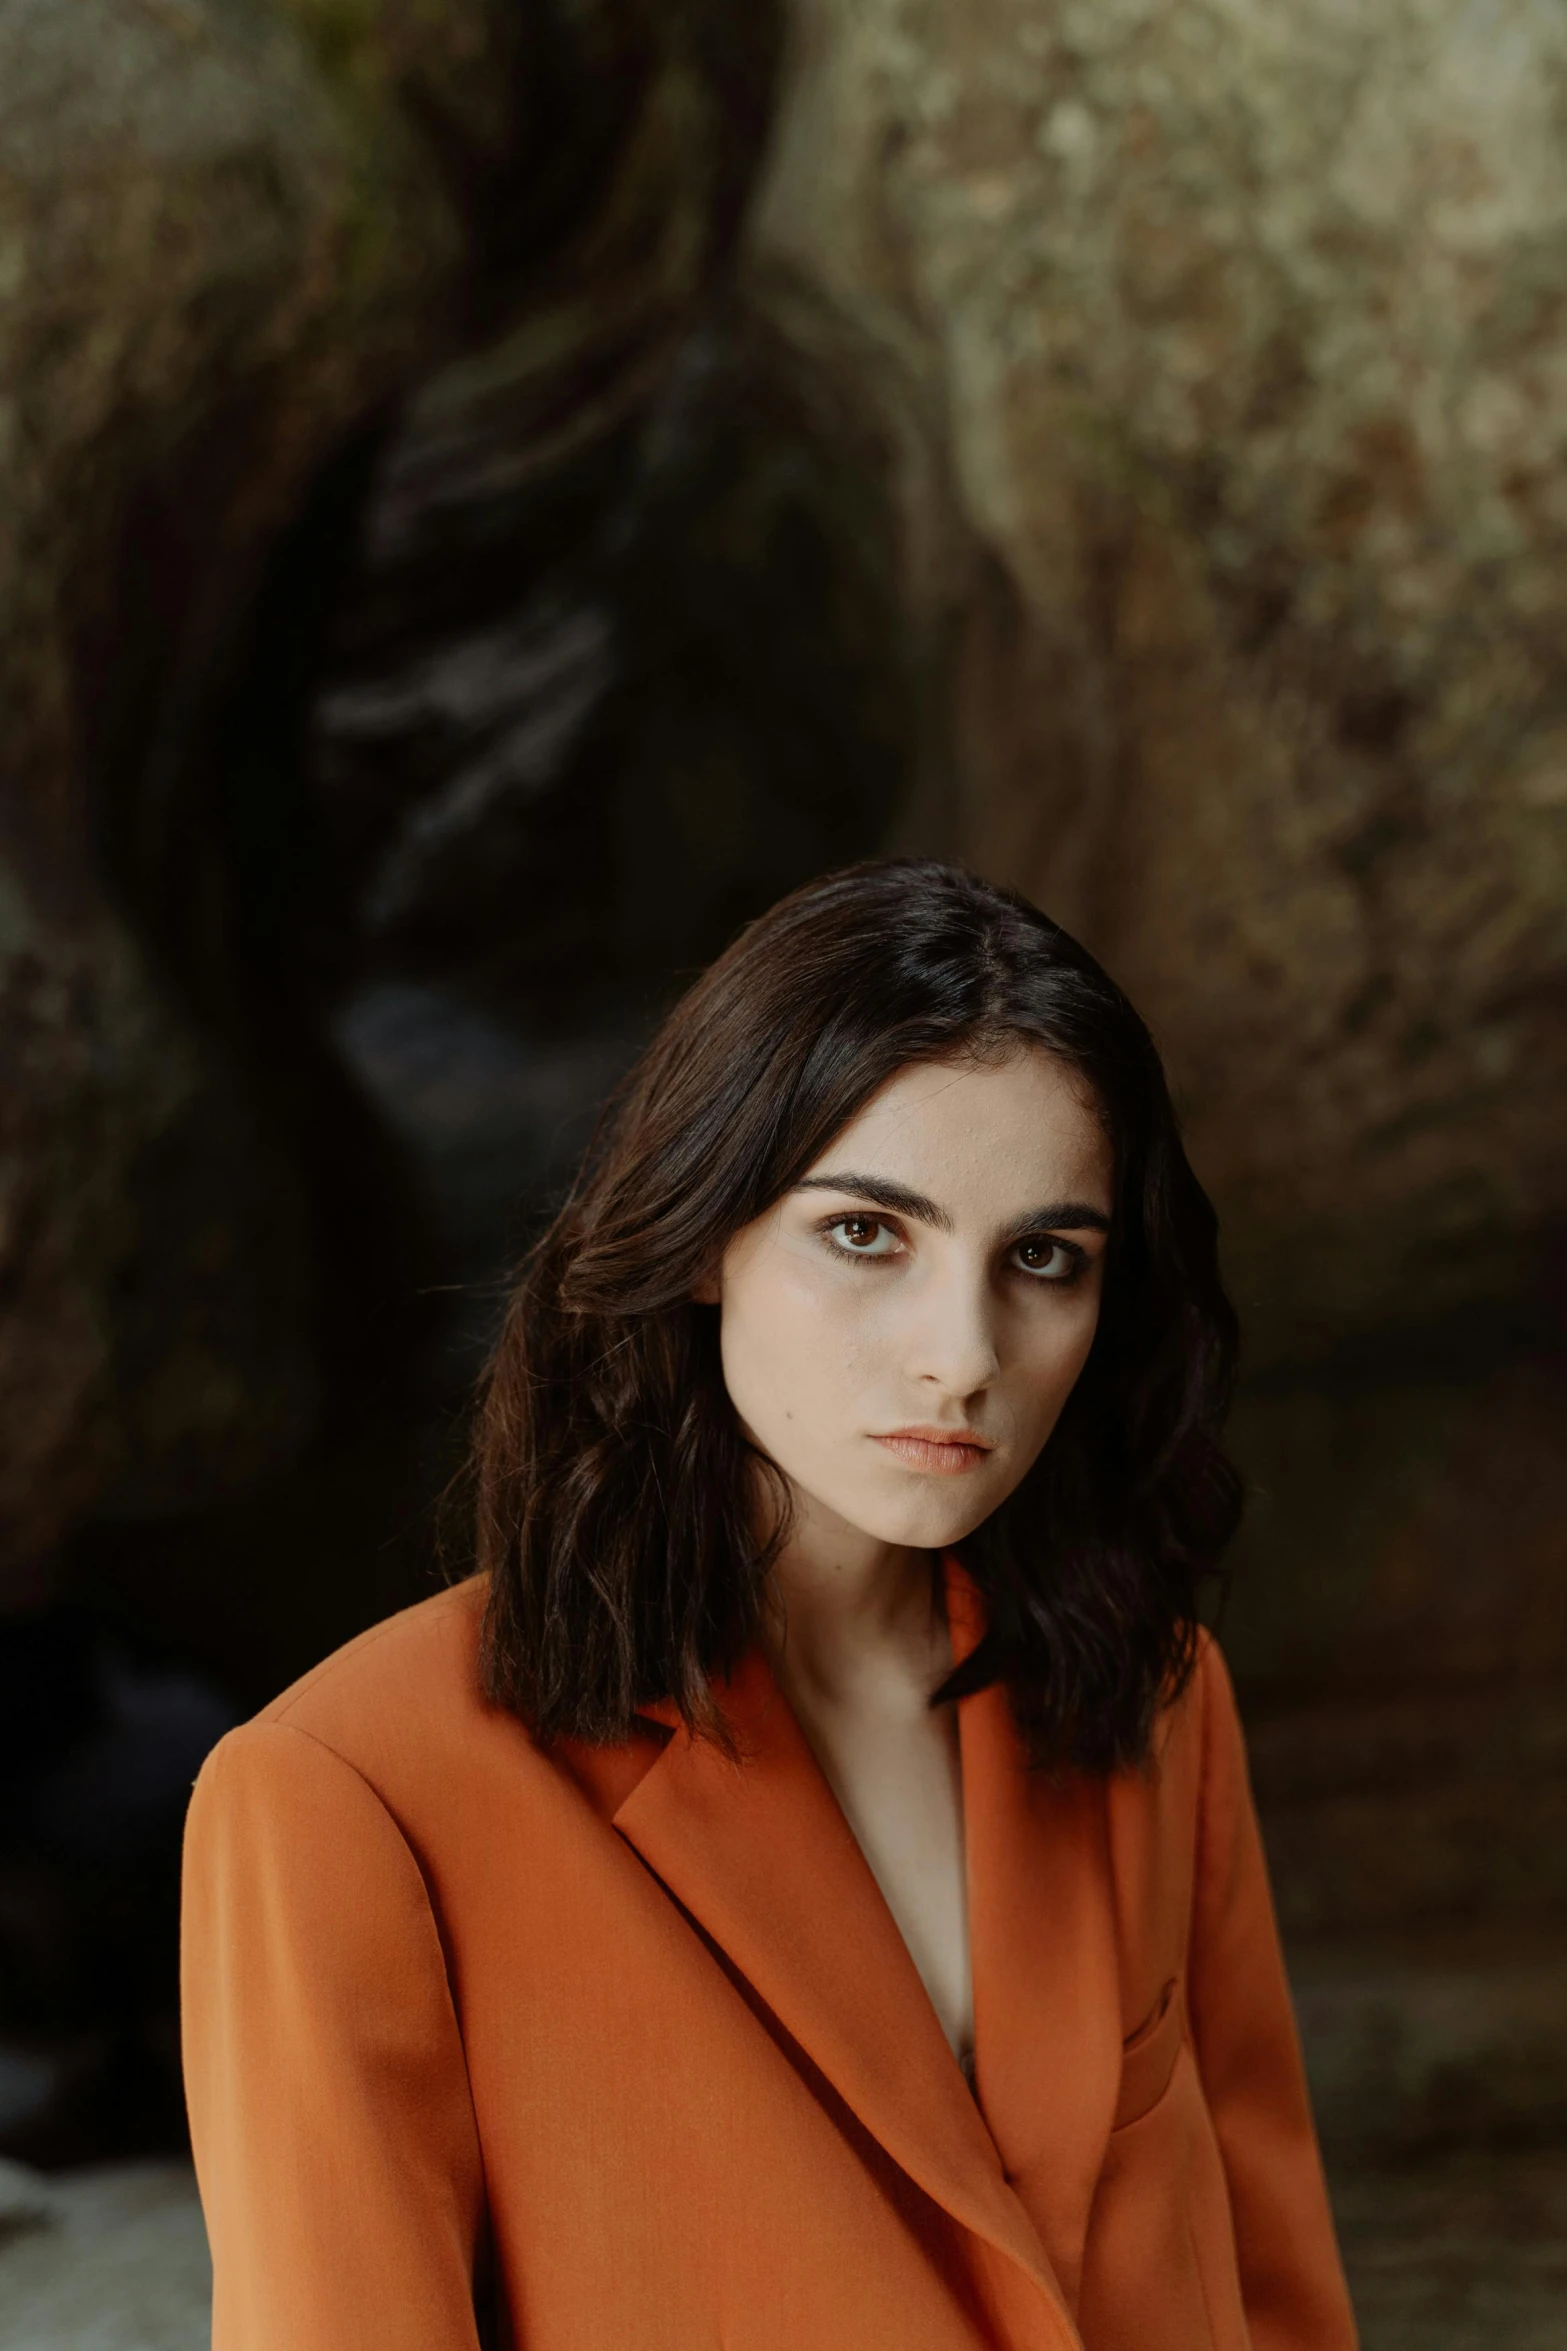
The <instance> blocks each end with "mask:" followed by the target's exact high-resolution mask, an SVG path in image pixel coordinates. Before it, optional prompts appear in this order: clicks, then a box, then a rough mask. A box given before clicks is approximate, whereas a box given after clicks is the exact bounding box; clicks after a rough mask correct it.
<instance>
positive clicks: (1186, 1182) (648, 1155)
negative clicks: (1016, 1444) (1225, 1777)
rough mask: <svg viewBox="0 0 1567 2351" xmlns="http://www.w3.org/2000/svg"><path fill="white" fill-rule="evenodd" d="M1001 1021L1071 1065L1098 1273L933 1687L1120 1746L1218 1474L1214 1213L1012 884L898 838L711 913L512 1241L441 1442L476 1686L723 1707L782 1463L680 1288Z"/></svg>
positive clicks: (1101, 1013)
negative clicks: (548, 1199)
mask: <svg viewBox="0 0 1567 2351" xmlns="http://www.w3.org/2000/svg"><path fill="white" fill-rule="evenodd" d="M1020 1045H1028V1046H1042V1047H1044V1048H1045V1050H1046V1051H1047V1052H1049V1053H1051V1054H1053V1055H1055V1056H1057V1057H1058V1059H1059V1060H1060V1061H1061V1062H1062V1063H1063V1064H1065V1065H1067V1066H1068V1067H1070V1068H1071V1069H1072V1070H1073V1071H1075V1072H1076V1073H1078V1075H1079V1077H1080V1079H1081V1080H1083V1081H1086V1084H1087V1086H1088V1088H1089V1090H1090V1092H1091V1096H1092V1099H1093V1100H1094V1101H1095V1103H1096V1104H1097V1107H1098V1110H1099V1114H1100V1116H1101V1117H1102V1118H1103V1121H1104V1125H1105V1129H1106V1133H1107V1135H1108V1138H1109V1141H1110V1144H1111V1148H1112V1152H1113V1158H1114V1168H1115V1192H1114V1208H1113V1216H1112V1224H1111V1233H1110V1238H1109V1242H1108V1246H1107V1254H1106V1265H1105V1277H1104V1289H1103V1295H1102V1303H1101V1310H1100V1317H1099V1324H1098V1329H1097V1332H1096V1334H1095V1338H1094V1343H1093V1347H1092V1349H1091V1351H1090V1354H1089V1357H1088V1361H1087V1364H1086V1366H1085V1368H1084V1370H1083V1372H1082V1374H1081V1376H1080V1377H1079V1379H1078V1382H1077V1385H1076V1387H1075V1388H1074V1390H1073V1392H1072V1394H1071V1396H1070V1397H1069V1399H1068V1401H1067V1403H1066V1406H1065V1408H1064V1409H1063V1411H1062V1413H1061V1416H1060V1418H1059V1420H1058V1422H1057V1424H1056V1427H1055V1429H1054V1431H1053V1433H1052V1435H1051V1437H1050V1439H1049V1442H1048V1443H1047V1444H1046V1446H1045V1448H1044V1450H1043V1452H1042V1453H1041V1455H1040V1457H1039V1459H1038V1461H1037V1462H1036V1463H1035V1464H1034V1466H1033V1468H1032V1469H1031V1470H1030V1471H1029V1473H1028V1475H1027V1476H1026V1477H1025V1478H1024V1479H1023V1481H1022V1482H1021V1484H1020V1485H1019V1486H1018V1488H1017V1489H1016V1491H1015V1492H1014V1493H1013V1494H1012V1495H1011V1496H1010V1498H1009V1499H1008V1500H1007V1501H1006V1502H1005V1503H1003V1504H1002V1505H1001V1507H1000V1508H999V1509H998V1510H996V1511H995V1512H994V1513H993V1514H992V1516H991V1517H990V1518H989V1519H988V1520H986V1522H985V1523H984V1524H983V1525H982V1526H981V1527H979V1528H978V1529H977V1530H976V1531H975V1533H973V1534H972V1535H970V1536H969V1537H967V1538H966V1540H965V1541H964V1542H962V1543H961V1544H959V1545H958V1546H956V1548H957V1552H958V1555H959V1557H960V1559H961V1560H962V1563H963V1565H964V1567H965V1568H966V1569H967V1571H968V1573H969V1574H970V1575H971V1576H972V1578H973V1580H974V1582H975V1584H976V1585H977V1586H978V1588H979V1591H980V1593H981V1595H982V1596H983V1599H984V1602H985V1608H986V1617H987V1630H986V1632H985V1636H984V1638H983V1640H982V1641H981V1642H980V1644H979V1646H978V1647H977V1648H976V1649H975V1650H974V1651H973V1652H972V1654H971V1655H970V1656H969V1657H968V1658H967V1659H966V1660H965V1661H964V1663H963V1664H962V1665H960V1666H959V1667H958V1668H957V1669H956V1670H955V1671H954V1672H953V1673H952V1674H951V1675H950V1676H949V1677H948V1679H947V1680H946V1681H945V1682H944V1683H943V1685H942V1686H941V1688H940V1689H939V1690H938V1691H937V1692H936V1694H935V1697H934V1699H933V1701H932V1703H933V1704H940V1703H942V1702H944V1701H945V1700H949V1699H953V1698H957V1697H961V1696H964V1695H966V1694H967V1693H968V1692H970V1691H973V1690H976V1689H980V1688H982V1687H984V1686H986V1685H987V1684H989V1683H992V1682H995V1681H998V1680H999V1681H1001V1682H1002V1683H1004V1684H1005V1687H1006V1689H1007V1692H1008V1695H1009V1698H1010V1702H1011V1705H1012V1708H1013V1711H1014V1714H1015V1717H1016V1720H1017V1723H1018V1726H1019V1729H1020V1731H1021V1733H1022V1735H1023V1737H1024V1740H1025V1741H1026V1744H1027V1748H1028V1751H1029V1754H1030V1756H1031V1758H1032V1760H1033V1761H1034V1763H1035V1764H1036V1765H1038V1766H1040V1767H1042V1768H1052V1769H1061V1768H1068V1769H1072V1768H1075V1769H1078V1770H1082V1771H1086V1772H1089V1773H1104V1772H1108V1771H1112V1770H1115V1769H1117V1768H1118V1767H1120V1766H1122V1765H1126V1764H1129V1763H1136V1762H1138V1761H1140V1760H1141V1759H1143V1758H1144V1757H1145V1756H1146V1754H1147V1752H1148V1746H1149V1741H1150V1737H1151V1735H1152V1730H1153V1725H1154V1722H1155V1719H1156V1716H1157V1714H1158V1711H1159V1709H1160V1707H1161V1705H1163V1704H1166V1703H1168V1702H1169V1701H1170V1700H1171V1699H1172V1698H1173V1697H1174V1696H1175V1695H1176V1694H1178V1692H1179V1691H1180V1690H1181V1688H1182V1687H1183V1686H1184V1684H1185V1682H1186V1680H1187V1678H1188V1677H1189V1675H1190V1673H1191V1670H1192V1665H1193V1659H1194V1655H1195V1645H1196V1639H1197V1624H1198V1604H1199V1598H1200V1591H1201V1586H1202V1584H1203V1581H1204V1579H1205V1578H1206V1577H1208V1576H1209V1575H1211V1574H1213V1573H1214V1572H1215V1571H1216V1569H1217V1567H1218V1563H1219V1560H1220V1556H1221V1554H1222V1552H1223V1550H1224V1547H1225V1545H1226V1543H1227V1542H1228V1540H1229V1538H1230V1536H1231V1535H1232V1534H1233V1532H1234V1530H1235V1526H1236V1523H1237V1521H1238V1519H1239V1516H1240V1509H1241V1486H1240V1480H1239V1478H1238V1476H1237V1473H1236V1471H1235V1470H1234V1468H1233V1467H1232V1466H1231V1464H1230V1462H1229V1461H1228V1460H1227V1459H1226V1457H1225V1455H1224V1453H1223V1451H1222V1449H1221V1443H1220V1439H1221V1432H1222V1427H1223V1422H1224V1417H1225V1413H1226V1410H1227V1407H1228V1403H1229V1398H1230V1391H1231V1386H1232V1382H1233V1376H1234V1366H1235V1352H1236V1329H1235V1317H1234V1314H1233V1311H1232V1309H1231V1307H1230V1304H1229V1301H1228V1300H1227V1298H1226V1296H1225V1294H1224V1290H1223V1287H1222V1284H1221V1281H1220V1276H1219V1266H1218V1254H1217V1226H1216V1220H1215V1217H1214V1213H1213V1209H1212V1207H1211V1206H1210V1204H1209V1202H1208V1199H1207V1196H1206V1195H1205V1193H1204V1192H1203V1190H1202V1187H1201V1185H1200V1184H1199V1183H1198V1181H1197V1178H1196V1176H1195V1175H1194V1174H1193V1172H1192V1170H1191V1167H1190V1165H1189V1164H1188V1162H1187V1158H1186V1154H1185V1152H1184V1150H1183V1149H1182V1146H1181V1140H1180V1135H1179V1132H1178V1130H1177V1125H1176V1120H1175V1117H1174V1114H1173V1111H1172V1108H1171V1104H1170V1098H1169V1093H1168V1089H1167V1087H1166V1084H1165V1078H1164V1072H1163V1069H1162V1067H1161V1065H1160V1061H1159V1055H1158V1053H1157V1051H1156V1049H1155V1047H1154V1044H1153V1041H1152V1039H1151V1037H1150V1036H1149V1033H1148V1030H1147V1028H1146V1027H1145V1026H1144V1024H1143V1022H1142V1021H1141V1020H1140V1019H1139V1017H1138V1015H1137V1013H1136V1012H1135V1011H1134V1010H1133V1009H1132V1006H1131V1005H1130V1004H1129V1003H1128V1001H1127V999H1126V997H1125V996H1124V995H1123V994H1122V993H1121V991H1120V989H1119V988H1117V987H1116V986H1115V984H1114V982H1113V981H1112V980H1111V979H1110V978H1109V977H1108V976H1107V975H1106V973H1105V972H1104V971H1103V970H1102V969H1101V968H1100V966H1099V965H1098V964H1097V963H1096V962H1095V961H1094V959H1093V957H1092V956H1091V955H1089V954H1088V953H1087V952H1086V950H1085V949H1084V948H1082V947H1080V946H1079V945H1078V944H1077V942H1076V941H1075V940H1074V939H1072V938H1070V937H1069V936H1068V934H1067V933H1066V932H1065V931H1063V930H1062V929H1060V928H1059V926H1058V925H1057V924H1055V923H1053V922H1051V921H1050V920H1049V919H1048V918H1047V917H1046V916H1045V915H1043V914H1041V913H1040V912H1039V911H1038V909H1037V908H1035V907H1034V906H1032V905H1030V904H1029V903H1028V902H1027V900H1026V899H1024V898H1022V897H1019V896H1018V895H1017V894H1016V893H1014V892H1013V891H1010V890H1005V889H1000V888H997V887H995V886H994V885H993V884H991V883H988V882H985V881H981V880H979V879H978V878H976V877H975V876H974V875H972V874H970V873H968V872H966V871H964V870H962V869H961V868H959V867H956V866H952V865H947V864H941V863H937V862H935V861H932V860H924V859H887V860H884V861H880V862H877V863H873V864H866V865H859V866H852V867H849V868H847V869H846V870H845V871H843V872H841V873H835V874H830V875H828V876H827V877H826V878H825V879H824V880H821V881H817V882H813V883H811V884H809V885H808V886H807V887H806V888H804V889H801V890H797V891H796V892H795V893H794V894H793V895H792V896H791V897H788V898H785V899H784V900H783V901H782V902H781V903H780V904H778V905H777V906H774V907H773V908H772V909H771V911H770V912H768V913H767V914H764V915H763V916H761V917H760V919H759V920H757V921H756V922H753V923H752V924H751V925H750V926H749V928H748V929H746V930H744V931H743V932H742V933H741V934H740V936H739V937H738V938H737V939H736V940H735V941H734V943H733V945H732V946H730V947H729V948H728V950H727V951H726V952H725V953H724V954H723V955H721V956H720V957H719V959H718V961H717V962H716V963H714V964H713V965H712V966H711V967H710V968H709V969H708V970H707V971H706V972H704V973H703V974H702V976H701V977H700V978H699V979H698V980H697V981H696V982H695V984H694V985H693V986H692V987H691V988H690V989H689V990H688V991H687V993H686V994H685V995H684V996H682V997H681V999H680V1000H679V1002H678V1003H677V1004H676V1005H675V1007H674V1009H673V1010H672V1011H671V1012H670V1014H669V1015H668V1017H667V1019H666V1020H665V1021H664V1023H663V1026H662V1027H661V1028H660V1029H659V1031H658V1033H657V1035H656V1036H655V1037H654V1039H653V1042H652V1043H651V1045H649V1047H648V1048H647V1050H646V1051H645V1052H644V1054H643V1055H642V1057H641V1059H640V1060H639V1061H638V1062H637V1064H636V1066H635V1067H634V1068H633V1069H632V1071H631V1072H630V1075H629V1076H628V1077H627V1078H626V1080H625V1082H624V1083H623V1085H622V1086H621V1087H620V1089H619V1090H618V1092H617V1094H616V1095H615V1097H614V1098H613V1100H612V1101H611V1103H610V1104H609V1107H608V1109H607V1110H606V1112H605V1114H604V1117H603V1119H602V1120H601V1122H600V1125H599V1129H598V1132H597V1134H596V1136H595V1139H594V1141H593V1143H592V1145H591V1146H590V1148H589V1150H588V1153H587V1155H586V1158H585V1160H584V1163H583V1166H582V1168H581V1171H580V1173H579V1175H578V1178H577V1180H576V1183H575V1184H574V1186H573V1188H572V1190H571V1192H570V1194H569V1195H568V1197H567V1199H566V1201H565V1204H564V1205H563V1206H562V1208H561V1209H560V1211H559V1213H558V1214H557V1215H556V1216H555V1218H554V1220H553V1222H552V1223H551V1224H550V1226H549V1228H548V1230H547V1231H546V1232H545V1233H544V1235H543V1237H542V1238H541V1239H540V1241H539V1242H538V1244H537V1245H536V1247H535V1248H534V1249H533V1250H532V1251H531V1253H530V1254H529V1255H528V1257H527V1258H526V1260H525V1261H524V1263H523V1266H522V1269H521V1272H520V1275H519V1278H518V1280H517V1283H516V1287H515V1290H514V1292H513V1294H512V1297H511V1299H510V1303H509V1306H508V1309H507V1312H506V1316H505V1320H504V1323H503V1327H502V1330H501V1334H500V1338H499V1340H498V1342H497V1344H496V1347H495V1351H494V1354H493V1357H492V1359H491V1362H490V1364H489V1367H488V1370H487V1372H486V1375H485V1381H484V1385H483V1391H482V1398H481V1403H480V1409H479V1413H478V1418H477V1423H476V1430H475V1440H474V1460H473V1468H474V1482H475V1488H476V1494H477V1551H478V1564H479V1567H480V1568H481V1570H482V1571H483V1572H484V1573H485V1575H486V1576H487V1578H488V1590H487V1600H486V1614H485V1624H484V1638H483V1647H482V1671H483V1675H484V1681H485V1687H486V1691H487V1693H488V1695H489V1696H490V1698H491V1699H492V1700H494V1701H496V1702H498V1703H499V1704H501V1705H503V1706H506V1707H509V1708H511V1709H512V1710H513V1711H514V1712H515V1713H517V1714H518V1715H520V1716H521V1717H522V1719H523V1720H524V1721H525V1722H526V1723H527V1724H528V1725H529V1726H530V1728H531V1729H532V1730H533V1732H534V1734H535V1735H536V1736H537V1737H538V1738H540V1739H541V1740H543V1741H545V1742H548V1741H551V1740H554V1739H558V1738H560V1737H563V1736H570V1737H576V1738H580V1739H586V1740H590V1741H594V1742H610V1741H615V1740H619V1739H623V1738H625V1737H626V1736H627V1735H628V1734H629V1732H630V1730H631V1728H632V1725H633V1720H634V1718H635V1716H636V1714H637V1712H638V1710H639V1708H642V1707H645V1706H647V1705H649V1704H650V1703H653V1702H656V1701H673V1703H674V1705H675V1706H676V1707H677V1708H678V1710H679V1712H680V1715H681V1717H682V1718H683V1720H684V1721H685V1723H686V1724H687V1726H688V1727H689V1728H690V1729H691V1730H692V1731H693V1732H694V1733H696V1734H698V1735H706V1736H709V1737H715V1738H718V1739H719V1740H723V1739H724V1737H725V1732H724V1727H723V1720H722V1714H721V1711H720V1709H719V1707H718V1705H717V1703H716V1701H715V1694H714V1685H715V1682H717V1681H719V1680H721V1678H722V1677H723V1676H724V1675H725V1674H727V1673H728V1672H729V1671H730V1670H732V1668H733V1667H734V1666H735V1665H736V1663H737V1662H738V1660H739V1658H740V1657H741V1655H742V1654H743V1653H744V1651H745V1650H746V1648H747V1647H748V1645H749V1644H750V1643H751V1642H752V1640H753V1639H755V1638H756V1636H757V1633H758V1631H759V1628H760V1624H761V1618H762V1609H763V1602H764V1595H765V1591H766V1582H767V1577H768V1573H769V1570H770V1568H771V1565H772V1563H773V1561H774V1560H775V1559H776V1557H777V1556H778V1553H779V1550H780V1548H781V1546H782V1544H783V1542H784V1540H785V1538H786V1535H787V1530H788V1523H789V1498H788V1491H787V1487H786V1484H785V1482H784V1480H783V1477H782V1474H781V1473H780V1472H778V1471H777V1470H776V1469H775V1468H774V1467H773V1465H772V1464H771V1463H769V1462H767V1461H766V1460H765V1458H764V1457H762V1456H761V1455H760V1454H759V1453H757V1452H756V1450H755V1449H754V1448H753V1447H752V1446H751V1444H750V1443H749V1442H748V1440H747V1438H746V1436H745V1434H744V1432H743V1431H742V1429H741V1427H740V1424H739V1421H738V1418H737V1416H736V1413H735V1411H734V1408H733V1406H732V1404H731V1403H730V1401H729V1397H728V1394H727V1392H726V1389H725V1386H724V1380H723V1372H722V1367H721V1363H720V1355H719V1344H718V1317H719V1311H720V1310H719V1308H718V1307H716V1306H712V1305H702V1304H697V1303H695V1302H694V1293H695V1292H696V1291H697V1290H698V1289H699V1288H701V1287H702V1286H703V1284H704V1282H705V1281H707V1280H708V1279H709V1278H710V1277H711V1276H712V1274H713V1273H714V1272H715V1271H716V1268H717V1265H718V1262H719V1260H720V1259H721V1258H722V1256H723V1253H724V1250H725V1248H726V1246H727V1244H728V1243H729V1241H730V1240H731V1239H732V1238H733V1236H734V1235H735V1234H736V1233H738V1232H739V1231H741V1230H742V1229H743V1228H744V1227H745V1226H746V1225H748V1224H750V1223H752V1222H753V1221H754V1219H756V1218H757V1217H759V1216H761V1215H762V1214H763V1213H764V1211H766V1210H767V1209H769V1208H770V1207H772V1206H773V1204H774V1203H775V1202H776V1201H778V1200H779V1199H781V1198H782V1197H783V1195H784V1194H785V1193H786V1192H788V1191H789V1190H790V1189H791V1188H792V1187H793V1186H794V1185H795V1184H796V1183H797V1182H798V1181H799V1179H800V1177H801V1176H802V1175H804V1174H805V1172H806V1171H807V1170H808V1169H809V1168H810V1167H811V1165H812V1163H813V1162H814V1161H816V1160H817V1159H818V1158H819V1157H820V1156H821V1154H822V1152H823V1151H824V1150H825V1149H826V1147H827V1145H828V1144H829V1143H830V1142H831V1141H832V1139H833V1137H834V1136H835V1135H837V1134H838V1133H839V1132H840V1131H841V1130H842V1129H843V1127H844V1126H846V1125H847V1124H848V1122H849V1121H850V1120H851V1119H852V1118H853V1117H854V1116H855V1115H856V1113H857V1112H858V1111H859V1110H860V1109H861V1108H862V1107H863V1106H864V1104H865V1103H866V1102H867V1101H868V1100H869V1099H870V1097H871V1096H872V1095H873V1094H875V1093H876V1092H877V1090H878V1089H879V1088H880V1087H881V1086H882V1085H883V1084H884V1083H885V1082H886V1081H887V1080H888V1079H890V1078H891V1077H893V1076H894V1075H895V1074H896V1073H897V1072H898V1071H899V1070H901V1069H904V1068H906V1067H908V1066H909V1065H910V1064H912V1063H919V1062H942V1061H954V1060H957V1061H961V1060H963V1059H965V1058H966V1057H978V1058H981V1059H992V1058H997V1057H1003V1056H1005V1055H1006V1054H1008V1053H1009V1052H1013V1051H1016V1050H1017V1049H1018V1047H1019V1046H1020Z"/></svg>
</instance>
